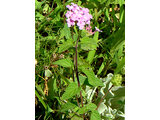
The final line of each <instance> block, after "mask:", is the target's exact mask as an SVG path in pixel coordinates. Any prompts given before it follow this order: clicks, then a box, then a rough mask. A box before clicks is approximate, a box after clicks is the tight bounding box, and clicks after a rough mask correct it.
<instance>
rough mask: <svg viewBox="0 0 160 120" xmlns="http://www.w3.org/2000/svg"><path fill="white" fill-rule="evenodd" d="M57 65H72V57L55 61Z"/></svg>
mask: <svg viewBox="0 0 160 120" xmlns="http://www.w3.org/2000/svg"><path fill="white" fill-rule="evenodd" d="M53 64H55V65H60V66H62V67H72V66H73V63H72V61H71V60H70V59H61V60H58V61H56V62H53Z"/></svg>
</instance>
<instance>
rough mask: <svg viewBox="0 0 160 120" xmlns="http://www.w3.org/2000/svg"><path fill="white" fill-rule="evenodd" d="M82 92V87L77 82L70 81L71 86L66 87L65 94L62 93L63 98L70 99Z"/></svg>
mask: <svg viewBox="0 0 160 120" xmlns="http://www.w3.org/2000/svg"><path fill="white" fill-rule="evenodd" d="M79 92H80V88H79V87H78V85H77V84H76V83H74V82H73V83H70V84H69V86H68V87H67V88H66V90H65V92H64V94H63V95H62V100H66V99H69V98H71V97H73V96H75V95H76V94H77V93H79Z"/></svg>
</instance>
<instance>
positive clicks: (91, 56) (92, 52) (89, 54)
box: [87, 50, 96, 64]
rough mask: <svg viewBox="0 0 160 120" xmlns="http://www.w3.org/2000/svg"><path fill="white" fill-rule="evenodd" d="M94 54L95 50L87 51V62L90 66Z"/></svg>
mask: <svg viewBox="0 0 160 120" xmlns="http://www.w3.org/2000/svg"><path fill="white" fill-rule="evenodd" d="M95 53H96V50H92V51H89V53H88V57H87V61H88V62H89V63H90V64H91V63H92V61H93V58H94V55H95Z"/></svg>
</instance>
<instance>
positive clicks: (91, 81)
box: [82, 68, 104, 87]
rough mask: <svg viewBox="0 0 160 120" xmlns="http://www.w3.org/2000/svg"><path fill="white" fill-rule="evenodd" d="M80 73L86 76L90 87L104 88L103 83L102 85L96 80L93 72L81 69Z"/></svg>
mask: <svg viewBox="0 0 160 120" xmlns="http://www.w3.org/2000/svg"><path fill="white" fill-rule="evenodd" d="M82 72H83V73H84V74H86V75H87V77H88V82H89V84H91V85H92V86H94V87H97V86H104V85H103V83H102V81H101V80H100V79H98V78H96V76H95V74H94V72H93V71H92V70H87V69H84V68H83V69H82Z"/></svg>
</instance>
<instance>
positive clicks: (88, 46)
mask: <svg viewBox="0 0 160 120" xmlns="http://www.w3.org/2000/svg"><path fill="white" fill-rule="evenodd" d="M80 45H81V48H82V49H83V50H94V49H96V48H97V46H98V45H97V42H96V41H95V40H94V39H93V38H89V37H83V38H82V39H81V42H80Z"/></svg>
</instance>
